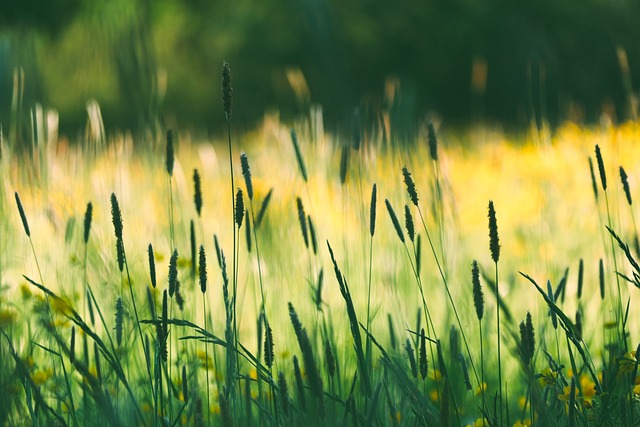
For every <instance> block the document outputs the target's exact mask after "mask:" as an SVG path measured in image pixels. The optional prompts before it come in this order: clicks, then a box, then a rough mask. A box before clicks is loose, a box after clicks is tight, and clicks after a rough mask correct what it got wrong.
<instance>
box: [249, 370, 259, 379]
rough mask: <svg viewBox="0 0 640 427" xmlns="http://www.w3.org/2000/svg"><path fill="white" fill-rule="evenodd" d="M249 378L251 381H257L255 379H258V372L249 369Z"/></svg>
mask: <svg viewBox="0 0 640 427" xmlns="http://www.w3.org/2000/svg"><path fill="white" fill-rule="evenodd" d="M249 377H250V378H251V379H252V380H257V379H258V371H256V369H255V368H251V369H250V370H249Z"/></svg>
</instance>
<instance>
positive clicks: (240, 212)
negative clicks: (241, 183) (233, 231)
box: [235, 188, 244, 229]
mask: <svg viewBox="0 0 640 427" xmlns="http://www.w3.org/2000/svg"><path fill="white" fill-rule="evenodd" d="M243 219H244V197H242V189H240V188H238V191H237V192H236V212H235V220H236V225H237V226H238V229H240V228H241V227H242V220H243Z"/></svg>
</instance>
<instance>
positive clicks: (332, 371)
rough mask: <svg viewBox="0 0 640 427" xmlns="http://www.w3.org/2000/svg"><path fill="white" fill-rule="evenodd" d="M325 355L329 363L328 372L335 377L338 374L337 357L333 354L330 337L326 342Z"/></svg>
mask: <svg viewBox="0 0 640 427" xmlns="http://www.w3.org/2000/svg"><path fill="white" fill-rule="evenodd" d="M324 355H325V360H326V363H327V373H328V374H329V376H330V377H333V376H334V375H335V374H336V358H335V357H334V355H333V350H332V349H331V342H330V341H329V338H327V339H326V340H325V342H324Z"/></svg>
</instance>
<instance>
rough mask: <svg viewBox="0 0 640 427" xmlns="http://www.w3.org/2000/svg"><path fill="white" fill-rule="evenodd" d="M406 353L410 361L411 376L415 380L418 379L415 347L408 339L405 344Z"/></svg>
mask: <svg viewBox="0 0 640 427" xmlns="http://www.w3.org/2000/svg"><path fill="white" fill-rule="evenodd" d="M404 351H405V352H406V353H407V359H409V367H410V368H411V375H412V376H413V378H416V379H417V378H418V365H417V364H416V356H415V354H414V353H413V345H411V340H410V339H409V338H407V341H406V342H405V343H404Z"/></svg>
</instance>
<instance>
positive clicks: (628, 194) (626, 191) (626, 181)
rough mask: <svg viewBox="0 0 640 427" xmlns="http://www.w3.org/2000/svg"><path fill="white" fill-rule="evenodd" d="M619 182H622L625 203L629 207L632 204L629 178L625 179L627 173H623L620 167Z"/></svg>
mask: <svg viewBox="0 0 640 427" xmlns="http://www.w3.org/2000/svg"><path fill="white" fill-rule="evenodd" d="M620 180H621V181H622V188H623V189H624V195H625V196H626V197H627V203H629V206H631V205H632V204H633V200H631V190H629V178H628V177H627V172H625V170H624V168H623V167H622V166H620Z"/></svg>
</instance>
